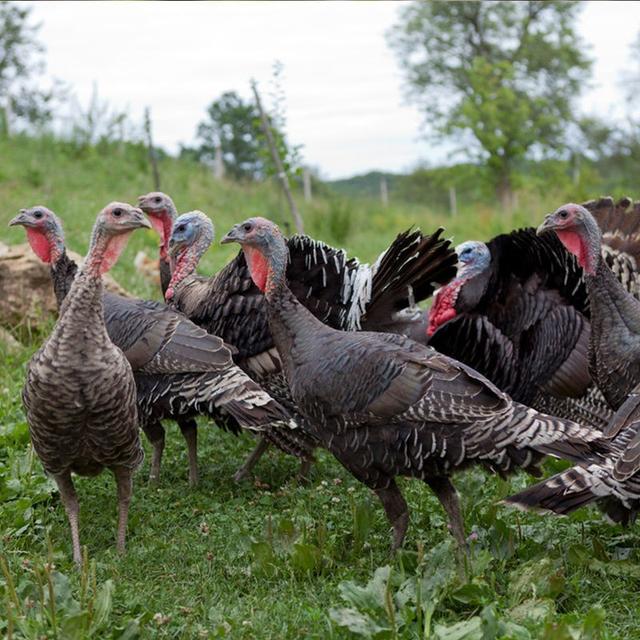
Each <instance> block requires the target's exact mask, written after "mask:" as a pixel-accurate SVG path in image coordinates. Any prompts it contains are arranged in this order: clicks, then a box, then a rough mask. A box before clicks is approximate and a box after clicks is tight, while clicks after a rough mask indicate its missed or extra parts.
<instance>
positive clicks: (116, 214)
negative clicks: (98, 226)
mask: <svg viewBox="0 0 640 640" xmlns="http://www.w3.org/2000/svg"><path fill="white" fill-rule="evenodd" d="M123 213H124V211H122V209H114V210H113V217H114V218H119V217H120V216H121V215H122V214H123Z"/></svg>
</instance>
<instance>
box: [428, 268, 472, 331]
mask: <svg viewBox="0 0 640 640" xmlns="http://www.w3.org/2000/svg"><path fill="white" fill-rule="evenodd" d="M463 284H464V280H460V281H458V282H453V283H451V284H450V285H448V286H446V287H443V288H442V289H440V291H438V293H437V294H436V297H435V300H434V301H433V305H432V307H431V309H430V310H429V326H428V327H427V335H428V336H429V337H431V336H432V335H433V334H434V333H435V332H436V331H437V329H438V328H439V327H441V326H442V325H443V324H444V323H445V322H448V321H449V320H452V319H453V318H455V317H456V310H455V308H454V305H455V303H456V300H457V299H458V294H459V293H460V288H461V287H462V285H463Z"/></svg>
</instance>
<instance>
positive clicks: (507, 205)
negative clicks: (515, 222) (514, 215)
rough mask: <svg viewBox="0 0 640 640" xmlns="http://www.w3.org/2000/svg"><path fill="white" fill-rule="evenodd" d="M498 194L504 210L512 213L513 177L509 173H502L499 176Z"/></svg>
mask: <svg viewBox="0 0 640 640" xmlns="http://www.w3.org/2000/svg"><path fill="white" fill-rule="evenodd" d="M496 195H497V196H498V200H499V201H500V205H501V207H502V210H503V211H504V212H505V213H511V212H512V211H513V189H512V187H511V178H510V177H509V174H508V173H505V174H502V175H501V176H500V177H499V178H498V184H497V185H496Z"/></svg>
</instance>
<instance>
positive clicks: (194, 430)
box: [178, 420, 198, 487]
mask: <svg viewBox="0 0 640 640" xmlns="http://www.w3.org/2000/svg"><path fill="white" fill-rule="evenodd" d="M178 426H179V427H180V431H181V432H182V437H183V438H184V439H185V442H186V443H187V453H188V455H189V485H191V486H192V487H195V486H196V485H197V484H198V424H197V422H196V421H195V420H185V421H180V422H178Z"/></svg>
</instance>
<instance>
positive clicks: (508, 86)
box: [389, 1, 591, 209]
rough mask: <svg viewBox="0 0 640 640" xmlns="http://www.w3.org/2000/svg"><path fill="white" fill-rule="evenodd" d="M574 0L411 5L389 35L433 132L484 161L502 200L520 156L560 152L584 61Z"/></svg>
mask: <svg viewBox="0 0 640 640" xmlns="http://www.w3.org/2000/svg"><path fill="white" fill-rule="evenodd" d="M578 5H579V3H577V2H537V1H528V2H502V1H500V2H486V1H485V2H467V1H464V2H436V1H433V2H420V1H418V2H413V3H412V4H410V5H408V6H407V7H406V8H405V9H403V10H402V12H401V15H400V21H399V23H398V24H397V25H395V26H394V27H393V28H392V30H391V31H390V33H389V41H390V44H391V46H392V47H393V48H394V49H395V51H396V53H397V55H398V57H399V60H400V64H401V66H402V68H403V70H404V72H405V74H406V80H407V83H408V89H409V91H408V97H409V98H410V99H411V100H413V101H415V102H416V103H417V104H419V105H420V106H421V108H422V109H423V111H424V112H425V115H426V116H427V122H428V124H429V127H430V128H431V133H432V134H433V135H434V136H435V137H436V138H437V139H454V140H457V141H459V142H462V143H463V145H464V146H463V149H464V151H465V152H466V153H467V154H468V156H469V157H470V158H472V159H475V160H480V161H482V162H483V163H484V165H485V168H486V171H487V175H488V178H489V180H490V182H491V185H492V186H493V188H494V189H495V190H496V194H497V196H498V198H499V199H500V201H501V202H502V204H503V206H504V207H505V208H506V209H509V208H510V207H511V205H512V189H513V184H514V178H515V176H516V173H517V168H518V165H519V163H521V162H522V161H523V160H524V158H525V157H527V156H530V155H536V154H537V155H538V156H540V155H544V154H547V153H550V152H555V151H562V150H565V131H566V127H567V125H568V123H570V122H572V121H574V120H575V118H576V114H575V106H576V104H577V102H578V101H577V97H578V95H579V93H580V90H581V88H582V86H583V83H584V82H585V80H586V79H587V78H588V77H589V72H590V67H591V61H590V60H589V59H588V58H587V57H586V55H585V53H584V46H582V45H581V43H580V41H579V39H578V37H577V35H576V34H575V31H574V28H573V23H574V22H575V17H576V14H577V12H578V10H579V6H578Z"/></svg>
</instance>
